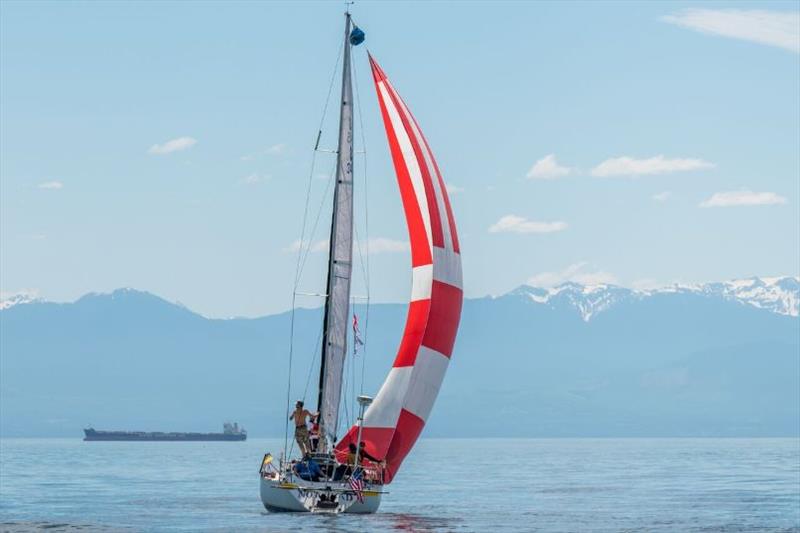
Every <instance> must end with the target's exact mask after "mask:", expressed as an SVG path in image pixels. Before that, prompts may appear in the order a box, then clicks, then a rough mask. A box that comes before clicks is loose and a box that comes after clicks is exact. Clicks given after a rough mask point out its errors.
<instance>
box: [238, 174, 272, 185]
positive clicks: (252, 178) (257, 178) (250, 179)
mask: <svg viewBox="0 0 800 533" xmlns="http://www.w3.org/2000/svg"><path fill="white" fill-rule="evenodd" d="M267 180H269V175H268V174H257V173H255V172H253V173H252V174H250V175H249V176H245V178H244V179H243V180H242V181H243V182H244V183H245V184H246V185H255V184H256V183H261V182H264V181H267Z"/></svg>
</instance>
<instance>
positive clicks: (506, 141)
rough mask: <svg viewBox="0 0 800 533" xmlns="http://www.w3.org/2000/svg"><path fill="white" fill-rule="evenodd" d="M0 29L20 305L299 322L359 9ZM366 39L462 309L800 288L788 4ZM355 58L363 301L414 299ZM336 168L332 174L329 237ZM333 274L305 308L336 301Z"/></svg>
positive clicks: (3, 189) (536, 19) (387, 10)
mask: <svg viewBox="0 0 800 533" xmlns="http://www.w3.org/2000/svg"><path fill="white" fill-rule="evenodd" d="M0 10H1V11H2V12H1V15H2V16H0V25H1V27H0V29H1V30H2V31H1V32H0V60H1V61H2V64H1V65H0V74H1V76H0V112H1V113H2V124H1V125H0V177H1V178H2V179H0V208H2V209H1V211H2V212H1V213H0V241H1V243H2V246H0V290H2V292H3V295H4V296H8V295H10V294H13V293H17V292H20V291H28V292H33V293H36V294H37V295H38V296H40V297H43V298H46V299H51V300H56V301H69V300H73V299H75V298H77V297H79V296H81V295H82V294H84V293H86V292H90V291H96V292H106V291H110V290H113V289H115V288H117V287H123V286H130V287H135V288H139V289H143V290H148V291H151V292H154V293H156V294H159V295H161V296H163V297H165V298H167V299H170V300H175V301H180V302H182V303H184V304H185V305H187V306H189V307H190V308H192V309H195V310H197V311H199V312H202V313H204V314H206V315H209V316H219V317H223V316H232V315H244V316H254V315H259V314H263V313H271V312H277V311H280V310H284V309H286V308H287V307H288V306H289V303H290V297H291V283H292V279H293V276H294V269H295V261H296V256H295V254H294V253H293V252H292V243H293V242H294V241H295V240H296V239H298V238H299V236H300V225H301V215H302V209H303V203H304V198H305V189H306V184H307V182H308V179H309V168H310V164H311V155H312V154H311V153H312V150H311V149H312V148H313V143H314V139H315V136H316V130H317V126H318V123H319V120H320V117H321V113H322V108H323V105H324V102H325V97H326V94H327V90H328V86H329V81H330V78H331V73H332V69H333V65H334V62H335V60H336V54H337V50H338V46H339V39H340V33H341V31H342V17H341V14H342V5H341V4H340V3H338V2H336V3H266V2H264V3H259V2H243V3H235V2H226V3H224V4H223V3H214V2H202V3H200V2H198V3H191V2H175V3H164V2H142V3H116V2H111V3H88V2H87V3H67V2H59V3H47V2H35V3H15V2H3V3H2V5H1V7H0ZM756 10H757V11H756ZM354 17H355V19H356V21H357V22H358V23H359V24H360V25H361V26H362V27H363V29H364V30H365V31H366V33H367V43H366V44H367V46H368V47H369V49H370V51H371V52H372V53H373V54H374V55H375V57H376V58H377V59H378V61H379V62H380V63H381V65H382V66H383V68H384V70H385V71H386V72H387V74H388V75H389V77H390V78H391V79H392V81H393V83H394V85H395V86H396V87H397V89H398V90H399V91H400V93H401V94H402V95H403V97H404V99H405V100H406V101H407V102H408V104H409V105H410V107H411V109H412V110H413V111H414V113H415V115H416V116H417V119H418V120H419V122H420V124H421V126H422V128H423V130H424V131H425V132H426V135H427V136H428V139H429V141H430V142H431V145H432V148H433V150H434V152H435V153H436V154H437V158H438V160H439V164H440V166H441V167H442V171H443V173H444V177H445V180H446V181H447V182H448V183H449V185H450V187H451V189H452V190H453V193H452V197H451V199H452V202H453V205H454V210H455V215H456V218H457V221H458V226H459V230H460V234H461V240H462V248H463V250H462V251H463V261H464V274H465V290H466V294H467V296H470V297H475V296H482V295H486V294H500V293H503V292H505V291H508V290H510V289H512V288H514V287H515V286H518V285H520V284H522V283H525V282H527V281H532V282H535V283H540V284H553V283H558V282H560V281H563V280H566V279H573V280H578V281H584V282H593V281H594V282H614V283H618V284H621V285H626V286H637V287H647V286H655V285H660V284H668V283H673V282H683V283H693V282H702V281H712V280H721V279H729V278H737V277H748V276H753V275H761V276H775V275H797V274H798V272H800V244H798V243H799V242H800V210H799V208H798V205H799V204H798V202H800V148H798V147H800V98H798V94H800V54H799V53H798V48H799V47H800V44H798V42H800V37H799V36H798V33H799V32H800V29H798V26H800V20H799V19H798V18H797V17H798V15H797V3H796V2H784V3H780V2H777V3H769V2H758V3H756V2H752V3H748V2H736V3H724V2H714V3H678V2H675V3H667V2H650V3H641V4H636V3H631V2H621V3H600V2H589V3H580V2H565V3H521V2H520V3H494V2H493V3H479V2H471V3H411V4H406V3H373V2H359V3H358V4H356V5H355V6H354ZM365 53H366V50H365V47H363V46H362V47H360V48H359V49H356V50H355V53H354V60H355V67H356V78H357V82H358V89H359V94H360V100H361V108H362V110H363V122H364V136H365V139H366V152H367V168H368V172H367V177H366V179H367V180H368V205H369V236H370V238H372V239H373V241H372V243H373V246H372V251H373V252H374V253H372V254H371V255H370V257H369V262H370V272H371V283H370V291H371V297H372V299H373V301H404V300H406V299H407V295H408V293H409V280H410V270H409V259H408V256H407V251H406V250H405V245H404V243H405V241H406V240H407V237H406V230H405V223H404V220H403V215H402V208H401V205H400V199H399V196H398V194H397V191H396V184H395V182H394V175H393V170H392V168H391V162H390V159H389V155H388V149H387V146H386V141H385V136H384V132H383V126H382V124H381V123H380V115H379V113H378V109H377V103H376V99H375V94H374V89H373V87H372V85H371V79H370V77H369V72H368V65H367V62H366V54H365ZM334 91H336V89H335V90H334ZM334 100H335V98H334ZM335 115H336V113H329V114H328V120H327V122H326V127H327V128H326V133H325V135H324V136H323V143H322V144H323V145H324V146H326V147H330V148H332V147H333V146H334V144H335V138H334V135H335V124H334V122H333V120H332V119H335V118H336V117H335ZM356 136H357V138H360V134H359V133H357V134H356ZM170 141H173V142H172V143H171V144H170ZM331 163H332V159H331V156H330V155H325V154H322V155H320V156H319V157H318V159H317V168H316V170H315V173H314V178H313V179H312V183H313V193H312V205H313V206H315V207H314V208H313V209H312V214H316V210H317V207H316V206H318V205H320V203H321V202H322V199H323V194H324V190H325V186H326V183H327V182H326V179H325V175H326V174H327V173H328V172H329V171H330V168H331ZM356 165H357V167H356V173H357V176H358V179H359V180H361V181H359V183H357V187H359V189H358V197H357V203H358V206H359V207H363V206H364V204H365V199H364V187H363V186H362V185H363V180H364V174H363V162H362V161H361V160H359V161H357V162H356ZM326 216H327V215H326V214H325V213H323V214H322V220H323V222H321V223H320V225H319V228H318V230H317V232H316V234H315V235H314V236H312V241H313V242H317V241H319V240H323V239H324V238H325V235H324V233H325V226H326V223H325V222H324V219H325V217H326ZM359 224H360V226H359V232H360V233H359V234H360V236H362V237H364V236H365V229H364V213H363V210H361V211H360V213H359ZM317 248H322V246H317ZM324 255H325V254H324V253H321V252H316V253H312V254H310V256H309V257H310V259H309V262H308V265H307V267H306V269H305V271H304V276H303V280H302V282H301V286H300V290H303V291H307V292H315V291H319V290H320V288H321V286H322V285H323V279H322V278H323V276H322V271H323V263H324ZM358 268H360V267H357V269H358ZM354 293H356V294H358V295H363V294H365V293H366V289H365V288H364V284H363V279H362V276H358V277H357V280H356V286H355V288H354ZM300 303H301V304H302V305H307V306H314V305H318V304H319V301H318V300H317V299H315V298H311V297H304V298H302V299H301V302H300Z"/></svg>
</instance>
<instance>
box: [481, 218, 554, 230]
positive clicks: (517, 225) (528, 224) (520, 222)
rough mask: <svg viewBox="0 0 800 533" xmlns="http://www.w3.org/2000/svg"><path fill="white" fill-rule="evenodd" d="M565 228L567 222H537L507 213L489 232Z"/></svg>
mask: <svg viewBox="0 0 800 533" xmlns="http://www.w3.org/2000/svg"><path fill="white" fill-rule="evenodd" d="M565 229H567V223H566V222H536V221H533V220H528V219H527V218H525V217H521V216H517V215H506V216H504V217H501V218H500V220H498V221H497V222H495V223H494V224H492V225H491V226H490V227H489V233H553V232H556V231H562V230H565Z"/></svg>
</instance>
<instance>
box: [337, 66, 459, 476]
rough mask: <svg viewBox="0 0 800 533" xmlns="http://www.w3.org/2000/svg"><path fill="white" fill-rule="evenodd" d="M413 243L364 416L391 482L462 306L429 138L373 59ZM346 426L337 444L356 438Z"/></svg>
mask: <svg viewBox="0 0 800 533" xmlns="http://www.w3.org/2000/svg"><path fill="white" fill-rule="evenodd" d="M370 65H371V66H372V75H373V79H374V81H375V88H376V90H377V93H378V101H379V104H380V108H381V114H382V116H383V122H384V126H385V127H386V135H387V137H388V141H389V148H390V151H391V154H392V161H393V163H394V167H395V172H396V175H397V182H398V185H399V188H400V196H401V198H402V202H403V209H404V211H405V216H406V223H407V226H408V234H409V238H410V241H411V266H412V274H411V279H412V288H411V301H410V304H409V309H408V316H407V318H406V326H405V330H404V332H403V338H402V340H401V342H400V347H399V348H398V352H397V357H396V358H395V361H394V364H393V367H392V369H391V371H390V372H389V375H388V377H387V378H386V381H385V382H384V384H383V386H382V387H381V389H380V391H379V392H378V394H377V396H376V397H375V400H374V402H373V403H372V405H371V406H370V407H369V409H368V410H367V412H366V413H365V416H364V425H363V432H362V438H361V440H362V441H364V442H365V443H366V450H367V452H368V453H369V454H371V455H373V456H375V457H378V458H384V459H385V460H386V469H385V474H384V481H385V482H386V483H389V482H390V481H391V480H392V478H393V477H394V475H395V473H396V472H397V470H398V468H399V467H400V464H401V463H402V461H403V459H404V458H405V457H406V455H407V454H408V452H409V451H410V450H411V448H412V446H413V445H414V443H415V442H416V440H417V437H418V436H419V434H420V432H421V431H422V428H423V427H424V425H425V422H426V420H427V419H428V416H429V415H430V412H431V409H432V407H433V403H434V401H435V400H436V396H437V394H438V393H439V388H440V386H441V383H442V379H443V378H444V374H445V371H446V370H447V366H448V364H449V362H450V356H451V354H452V350H453V344H454V342H455V338H456V332H457V330H458V323H459V319H460V316H461V303H462V298H463V294H462V277H461V255H460V249H459V243H458V235H457V232H456V225H455V220H454V218H453V212H452V209H451V207H450V200H449V198H448V196H447V190H446V186H445V183H444V181H443V180H442V176H441V173H440V172H439V167H438V165H437V164H436V160H435V159H434V157H433V153H432V152H431V150H430V147H429V146H428V142H427V140H426V139H425V136H424V135H423V134H422V131H421V130H420V128H419V125H418V124H417V121H416V120H415V118H414V116H413V115H412V114H411V111H409V109H408V107H407V106H406V105H405V103H404V102H403V100H402V99H401V98H400V96H399V95H398V93H397V91H395V89H394V87H393V86H392V84H391V83H390V82H389V80H388V79H387V77H386V74H384V72H383V70H382V69H381V68H380V66H379V65H378V64H377V62H376V61H375V60H374V59H373V58H372V57H371V56H370ZM357 434H358V428H357V427H356V426H354V427H352V428H350V430H349V431H348V433H347V435H345V437H344V438H343V439H342V441H341V442H340V443H339V444H338V446H337V449H338V450H344V449H345V448H346V447H347V445H348V443H350V442H354V441H355V440H356V438H357Z"/></svg>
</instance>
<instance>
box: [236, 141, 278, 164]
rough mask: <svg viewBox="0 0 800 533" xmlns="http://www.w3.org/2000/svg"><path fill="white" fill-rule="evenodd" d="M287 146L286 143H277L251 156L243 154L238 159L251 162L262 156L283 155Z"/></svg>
mask: <svg viewBox="0 0 800 533" xmlns="http://www.w3.org/2000/svg"><path fill="white" fill-rule="evenodd" d="M288 148H289V145H287V144H286V143H278V144H273V145H272V146H267V147H266V148H264V149H263V150H259V151H258V152H255V153H253V154H245V155H243V156H242V157H240V158H239V159H240V160H242V161H253V160H254V159H256V158H258V157H261V156H263V155H265V154H266V155H283V154H285V153H286V152H287V150H288Z"/></svg>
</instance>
